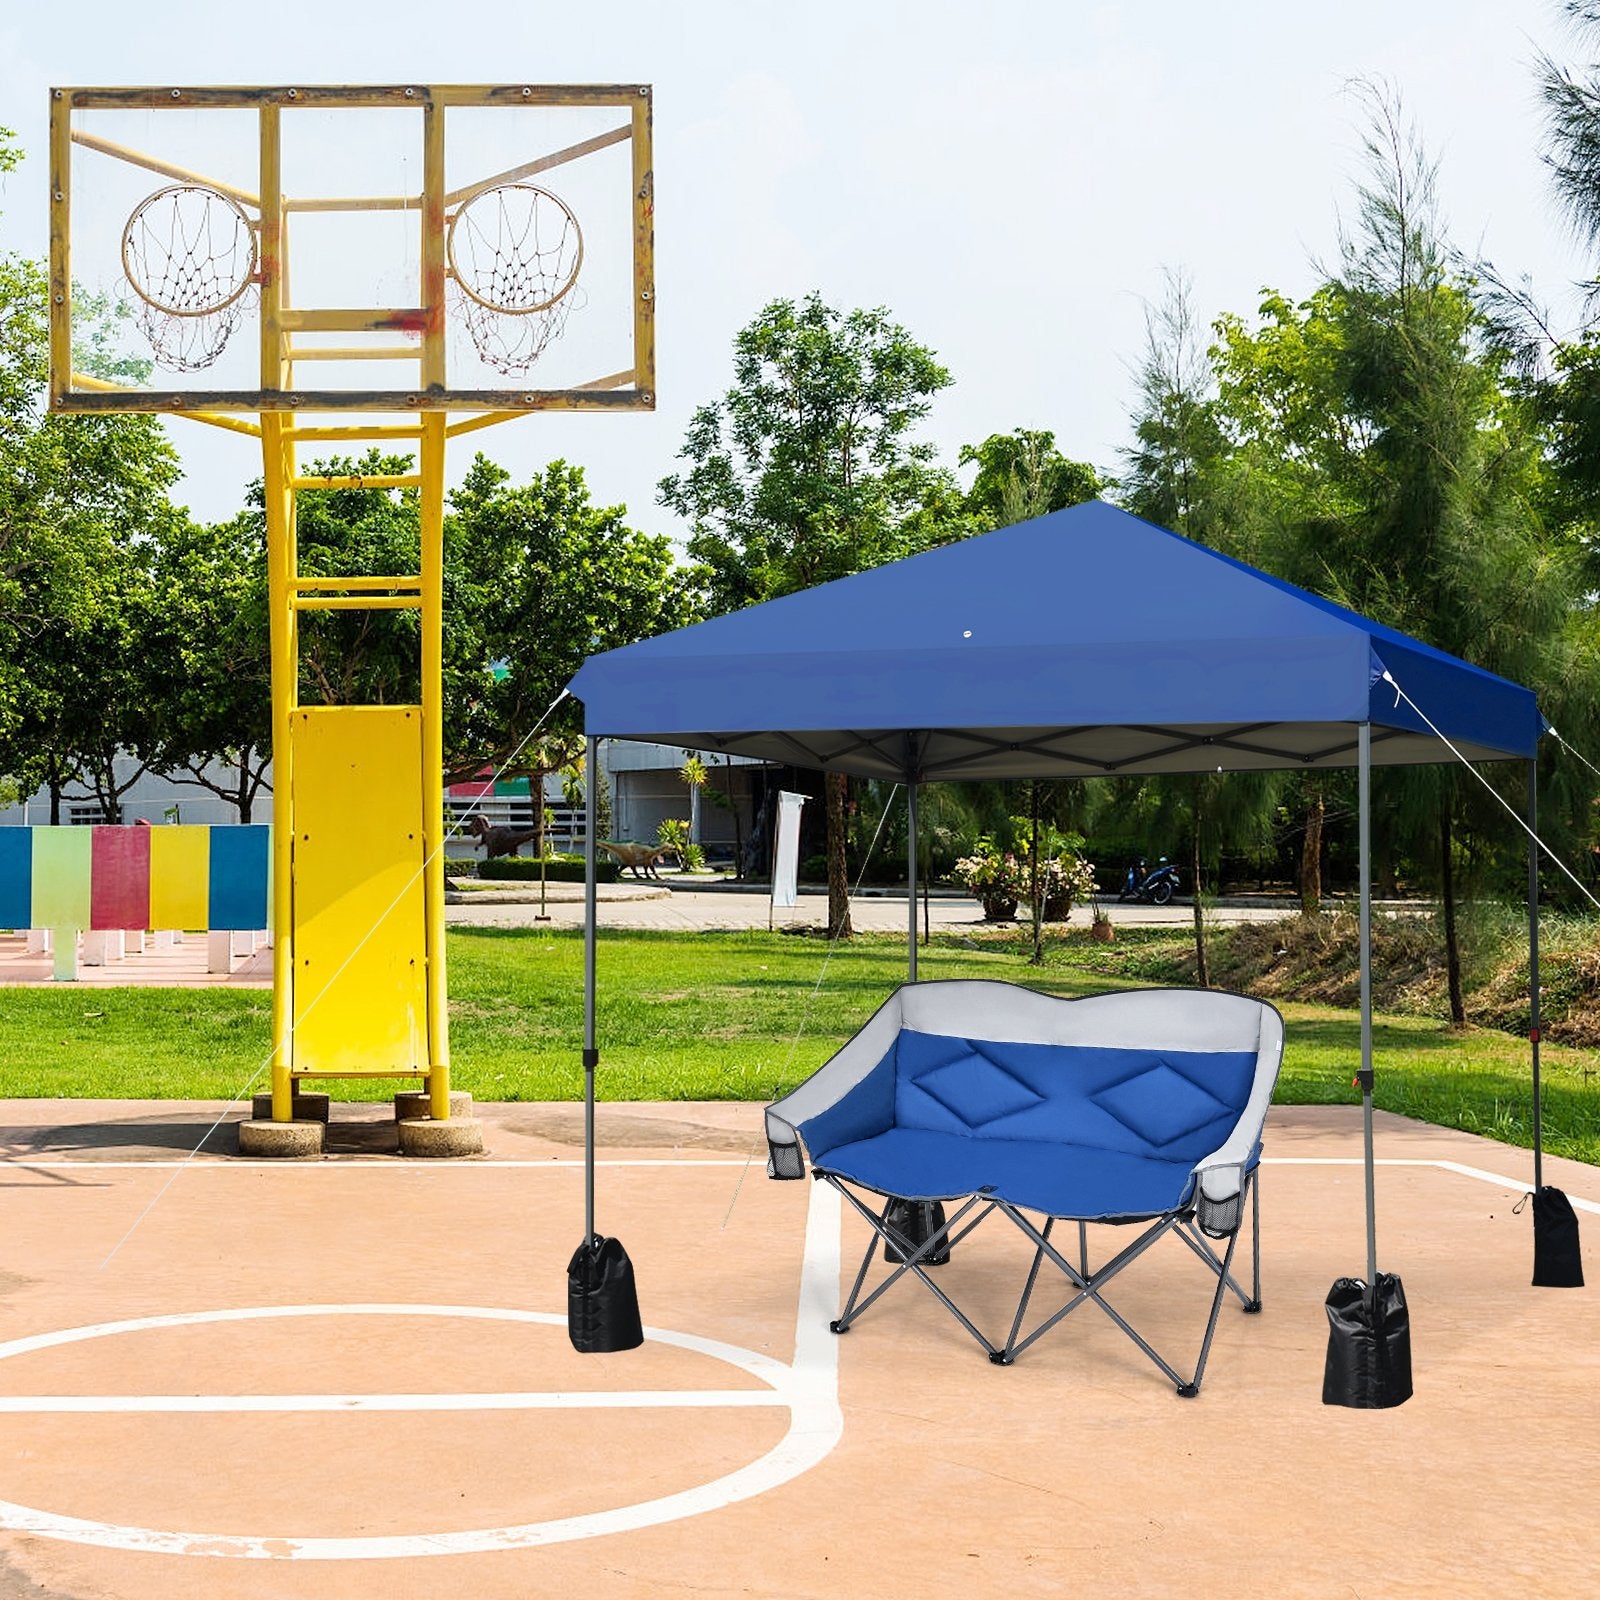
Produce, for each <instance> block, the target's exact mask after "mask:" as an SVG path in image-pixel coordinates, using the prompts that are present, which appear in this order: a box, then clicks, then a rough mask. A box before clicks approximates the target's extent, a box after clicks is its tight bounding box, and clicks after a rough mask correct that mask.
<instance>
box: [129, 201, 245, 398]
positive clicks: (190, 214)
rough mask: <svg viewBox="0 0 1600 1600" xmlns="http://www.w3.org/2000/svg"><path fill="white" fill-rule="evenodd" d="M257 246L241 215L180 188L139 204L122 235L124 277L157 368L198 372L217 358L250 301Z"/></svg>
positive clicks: (232, 206)
mask: <svg viewBox="0 0 1600 1600" xmlns="http://www.w3.org/2000/svg"><path fill="white" fill-rule="evenodd" d="M259 260H260V247H259V245H258V243H257V239H256V230H255V226H254V224H253V223H252V222H251V221H250V219H249V217H248V216H246V215H245V213H244V210H243V208H242V207H241V206H240V205H239V204H238V203H237V202H236V201H234V200H231V199H229V198H228V196H227V195H225V194H222V193H221V192H220V191H219V190H216V189H210V188H207V187H205V186H204V185H201V184H189V183H180V184H173V185H172V186H171V187H170V188H166V189H158V190H157V191H156V192H155V193H154V194H152V195H150V196H149V197H148V198H146V199H144V200H142V201H140V203H139V205H138V206H137V207H136V208H135V209H134V212H133V215H132V216H131V217H129V218H128V224H127V226H126V227H125V228H124V229H123V233H122V270H123V273H124V275H125V276H126V278H127V280H128V284H129V286H130V287H131V288H132V290H133V293H134V315H135V317H136V318H137V320H138V323H139V326H140V328H141V329H142V330H143V332H144V336H145V338H146V339H148V340H149V341H150V348H151V350H152V351H153V352H154V354H155V359H156V364H157V365H158V366H160V367H164V368H166V369H167V370H168V371H169V372H198V371H200V370H201V369H202V368H204V367H209V366H210V365H211V363H212V362H213V361H215V360H216V359H217V357H218V356H219V355H221V354H222V352H223V349H224V348H225V347H226V345H227V343H228V340H229V338H230V337H232V334H233V330H234V328H235V327H236V326H237V325H238V322H239V318H240V317H241V316H243V315H244V313H245V311H246V310H247V309H248V307H249V303H250V301H251V299H252V298H253V295H252V290H253V287H254V284H255V280H256V268H257V265H258V262H259Z"/></svg>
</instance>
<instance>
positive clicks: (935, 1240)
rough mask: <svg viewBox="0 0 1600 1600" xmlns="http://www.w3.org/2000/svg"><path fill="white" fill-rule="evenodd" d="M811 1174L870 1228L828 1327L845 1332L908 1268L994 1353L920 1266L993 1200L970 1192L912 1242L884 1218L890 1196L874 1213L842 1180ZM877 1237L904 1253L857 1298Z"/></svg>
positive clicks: (988, 1208)
mask: <svg viewBox="0 0 1600 1600" xmlns="http://www.w3.org/2000/svg"><path fill="white" fill-rule="evenodd" d="M815 1175H816V1176H817V1177H819V1178H821V1179H822V1180H823V1181H824V1182H825V1183H830V1184H832V1185H833V1187H834V1188H835V1189H837V1190H838V1191H839V1193H840V1194H842V1195H843V1196H844V1198H845V1199H846V1200H848V1201H849V1202H850V1204H851V1205H852V1206H854V1207H855V1209H856V1210H857V1211H858V1212H859V1213H860V1214H861V1215H862V1216H863V1217H864V1218H865V1219H866V1221H867V1222H868V1224H869V1225H870V1226H871V1228H872V1230H873V1232H872V1237H871V1239H870V1240H869V1241H868V1243H867V1253H866V1256H865V1257H864V1258H863V1260H862V1263H861V1270H860V1271H859V1272H857V1274H856V1278H855V1282H854V1284H853V1285H852V1286H851V1289H850V1295H849V1298H848V1299H847V1300H846V1301H845V1306H844V1310H843V1311H841V1312H840V1313H839V1315H838V1317H837V1318H836V1319H835V1320H834V1321H832V1322H830V1323H829V1324H828V1326H829V1328H830V1329H831V1330H832V1331H833V1332H834V1333H848V1332H849V1331H850V1327H851V1324H852V1323H854V1322H855V1320H856V1318H857V1317H859V1316H860V1315H861V1313H862V1312H863V1311H865V1310H866V1309H867V1308H868V1307H869V1306H871V1305H872V1304H873V1303H874V1302H876V1301H877V1300H878V1299H879V1297H880V1296H882V1295H883V1294H884V1293H886V1292H887V1291H888V1290H889V1289H891V1288H892V1287H893V1286H894V1285H895V1284H896V1283H898V1282H899V1281H900V1279H901V1278H903V1277H904V1276H905V1275H906V1273H908V1272H911V1273H914V1274H915V1275H916V1276H917V1278H918V1280H919V1281H920V1282H921V1283H922V1284H923V1285H924V1286H925V1287H926V1289H927V1290H928V1292H929V1293H930V1294H931V1295H932V1296H933V1297H934V1299H936V1300H937V1301H938V1302H939V1303H940V1305H942V1306H943V1307H944V1308H945V1310H946V1311H948V1312H949V1313H950V1315H951V1316H952V1317H954V1318H955V1319H956V1321H957V1322H959V1323H960V1324H961V1326H962V1327H963V1328H965V1329H966V1330H967V1332H968V1333H970V1334H971V1335H972V1337H973V1338H974V1339H976V1340H977V1342H978V1343H979V1344H980V1345H981V1346H982V1347H983V1349H984V1350H985V1351H987V1352H988V1353H989V1355H990V1356H991V1357H992V1356H993V1355H994V1354H995V1347H994V1346H993V1345H992V1344H991V1343H990V1342H989V1341H988V1339H986V1338H985V1337H984V1336H983V1334H982V1333H981V1332H980V1331H979V1330H978V1327H977V1325H976V1324H975V1323H974V1322H973V1321H972V1319H971V1318H970V1317H969V1316H968V1315H967V1314H966V1312H964V1311H963V1310H962V1309H961V1307H960V1306H958V1305H957V1304H956V1303H955V1301H954V1300H952V1299H951V1298H950V1296H949V1295H948V1294H946V1293H945V1292H944V1290H943V1289H941V1288H940V1287H939V1285H938V1284H937V1283H935V1282H934V1280H933V1279H932V1278H930V1277H929V1276H928V1273H927V1270H926V1267H925V1266H924V1260H925V1258H926V1257H928V1256H930V1255H933V1254H935V1253H936V1252H938V1251H939V1250H941V1249H944V1248H947V1247H948V1245H949V1244H950V1242H952V1241H953V1240H954V1239H957V1238H961V1237H963V1236H965V1235H966V1234H968V1233H970V1232H971V1231H972V1229H973V1228H974V1227H976V1226H977V1224H978V1223H979V1222H981V1221H982V1220H983V1218H984V1217H985V1216H987V1215H988V1213H989V1212H990V1211H992V1210H993V1209H994V1204H993V1202H990V1201H985V1200H984V1197H983V1196H982V1195H974V1196H973V1197H972V1198H971V1199H970V1200H968V1201H966V1202H965V1204H963V1205H962V1207H961V1208H960V1210H958V1211H957V1212H956V1214H955V1215H954V1216H953V1217H951V1218H950V1219H949V1221H948V1222H946V1223H945V1225H944V1226H943V1227H942V1228H940V1229H939V1230H938V1231H937V1232H936V1233H932V1234H930V1235H929V1236H928V1237H927V1238H926V1239H924V1240H923V1241H922V1242H921V1243H920V1244H918V1245H915V1246H913V1245H912V1244H911V1243H910V1241H909V1240H907V1239H906V1238H905V1237H904V1236H903V1235H901V1234H900V1233H899V1232H898V1231H897V1230H896V1229H895V1228H894V1227H893V1225H892V1224H891V1223H890V1222H889V1221H888V1217H889V1213H890V1211H891V1209H892V1208H893V1206H894V1204H895V1202H894V1200H893V1199H891V1200H890V1201H889V1202H888V1204H887V1205H885V1207H884V1210H883V1214H882V1215H875V1214H874V1213H873V1212H872V1210H871V1209H870V1208H869V1207H868V1206H866V1205H865V1204H863V1202H862V1201H861V1200H860V1199H859V1198H858V1197H857V1196H856V1195H855V1194H853V1193H852V1192H851V1191H850V1190H849V1189H847V1188H846V1187H845V1186H844V1184H842V1183H841V1182H840V1181H839V1180H838V1179H837V1178H835V1177H834V1176H833V1175H832V1174H831V1173H821V1172H819V1173H816V1174H815ZM980 1205H981V1206H983V1208H984V1209H983V1210H982V1211H981V1212H980V1213H979V1215H978V1217H977V1218H976V1219H975V1220H974V1221H973V1222H971V1223H969V1224H968V1225H967V1227H965V1228H963V1229H962V1230H961V1232H960V1233H956V1232H955V1231H954V1230H955V1226H956V1224H957V1223H958V1222H960V1221H961V1219H962V1218H963V1217H965V1216H966V1215H967V1213H968V1212H970V1211H972V1210H973V1209H974V1208H975V1207H977V1206H980ZM879 1240H882V1241H883V1242H884V1243H886V1244H892V1245H894V1247H895V1249H896V1251H897V1252H898V1253H900V1254H902V1255H903V1256H904V1260H903V1261H902V1263H901V1264H900V1265H899V1266H897V1267H896V1268H895V1269H894V1271H892V1272H891V1273H890V1274H889V1275H888V1277H886V1278H885V1279H884V1280H883V1282H882V1283H880V1284H879V1285H878V1286H877V1288H875V1289H874V1290H873V1291H872V1292H871V1293H870V1294H869V1295H867V1296H866V1297H865V1298H864V1299H863V1298H860V1295H861V1289H862V1286H863V1285H864V1283H865V1282H866V1276H867V1269H868V1267H869V1266H870V1265H871V1263H872V1258H873V1256H874V1255H875V1254H876V1252H877V1246H878V1242H879Z"/></svg>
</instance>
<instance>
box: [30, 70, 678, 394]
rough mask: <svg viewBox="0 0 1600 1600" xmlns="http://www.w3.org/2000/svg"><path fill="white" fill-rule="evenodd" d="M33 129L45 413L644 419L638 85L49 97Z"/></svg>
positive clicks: (649, 308)
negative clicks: (44, 290) (638, 415)
mask: <svg viewBox="0 0 1600 1600" xmlns="http://www.w3.org/2000/svg"><path fill="white" fill-rule="evenodd" d="M50 109H51V284H50V292H51V317H52V320H51V345H50V355H51V405H52V408H53V409H55V410H58V411H68V412H88V413H94V412H100V413H104V412H124V411H175V412H192V413H198V414H206V413H221V412H257V413H260V412H275V411H276V412H296V413H311V412H329V411H333V412H346V413H350V412H354V413H360V412H390V411H410V412H419V411H457V412H479V413H515V412H522V411H532V410H595V411H600V410H608V411H609V410H649V409H652V408H653V406H654V403H655V394H654V389H655V376H654V374H655V353H654V312H655V306H654V282H653V249H654V234H653V227H654V198H653V175H652V164H651V145H650V111H651V97H650V90H649V88H648V86H641V85H637V84H629V85H588V86H576V85H561V86H549V85H543V86H541V85H530V84H510V85H495V86H474V87H463V86H446V87H440V86H427V85H421V84H410V85H407V84H399V85H389V86H380V87H368V88H348V87H331V86H325V87H316V86H298V87H290V86H278V87H266V88H192V89H180V88H137V89H133V88H115V89H86V88H76V89H70V88H61V89H53V90H52V91H51V105H50ZM108 327H109V328H110V330H111V333H112V338H111V339H110V341H109V342H108V341H107V339H106V338H105V337H103V335H104V334H105V332H106V330H107V328H108ZM97 332H98V333H100V334H101V335H102V337H101V338H100V339H99V340H98V342H97V341H96V338H95V335H96V333H97ZM110 351H114V352H115V354H116V355H117V356H120V357H122V358H124V359H120V360H111V359H109V356H108V352H110ZM96 352H98V353H97V354H96ZM128 358H131V359H128ZM86 367H87V368H90V369H95V370H83V369H84V368H86ZM485 420H487V418H486V419H485Z"/></svg>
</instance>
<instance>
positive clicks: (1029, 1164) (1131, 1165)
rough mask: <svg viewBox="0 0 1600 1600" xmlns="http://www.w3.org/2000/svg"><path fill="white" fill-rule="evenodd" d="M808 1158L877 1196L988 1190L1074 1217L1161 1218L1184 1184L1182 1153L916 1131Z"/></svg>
mask: <svg viewBox="0 0 1600 1600" xmlns="http://www.w3.org/2000/svg"><path fill="white" fill-rule="evenodd" d="M813 1160H814V1162H815V1164H816V1165H817V1166H818V1167H819V1168H820V1169H822V1170H824V1171H827V1172H832V1173H836V1174H837V1175H838V1176H839V1177H842V1178H848V1179H850V1180H851V1181H852V1182H854V1183H858V1184H861V1185H862V1186H863V1187H864V1188H868V1189H874V1190H876V1191H877V1192H878V1193H879V1194H885V1195H898V1196H900V1197H902V1198H904V1199H908V1200H953V1199H958V1198H960V1197H961V1196H963V1195H969V1194H976V1193H978V1192H979V1191H981V1190H989V1191H991V1192H992V1193H994V1194H996V1195H997V1196H999V1197H1000V1198H1002V1199H1005V1200H1009V1201H1010V1202H1011V1203H1012V1204H1013V1205H1016V1206H1020V1207H1021V1208H1022V1209H1023V1210H1026V1211H1038V1212H1042V1213H1043V1214H1044V1215H1046V1216H1051V1217H1072V1218H1075V1219H1080V1218H1081V1219H1082V1220H1084V1221H1108V1220H1111V1219H1114V1218H1135V1217H1160V1216H1165V1215H1166V1214H1167V1213H1168V1212H1171V1211H1176V1210H1178V1209H1180V1208H1181V1207H1183V1206H1185V1205H1187V1204H1188V1203H1189V1201H1190V1199H1191V1197H1192V1195H1193V1189H1194V1183H1193V1160H1192V1158H1184V1157H1179V1158H1178V1159H1176V1160H1172V1159H1163V1158H1162V1157H1161V1156H1160V1155H1157V1154H1154V1153H1147V1154H1135V1153H1130V1152H1128V1151H1123V1150H1102V1149H1096V1148H1094V1147H1092V1146H1089V1145H1078V1144H1070V1143H1066V1142H1059V1143H1055V1142H1049V1143H1047V1142H1045V1141H1042V1140H1038V1139H997V1138H994V1137H992V1136H991V1137H984V1138H975V1137H973V1136H972V1135H971V1134H963V1133H941V1132H937V1131H933V1130H930V1129H926V1128H890V1129H888V1130H887V1131H886V1132H884V1133H879V1134H875V1135H873V1136H872V1137H870V1138H866V1139H859V1140H856V1141H854V1142H852V1143H849V1144H841V1145H838V1146H837V1147H835V1148H834V1149H832V1150H829V1151H827V1152H826V1153H824V1154H822V1155H818V1154H817V1153H816V1152H813Z"/></svg>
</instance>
